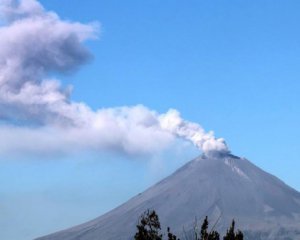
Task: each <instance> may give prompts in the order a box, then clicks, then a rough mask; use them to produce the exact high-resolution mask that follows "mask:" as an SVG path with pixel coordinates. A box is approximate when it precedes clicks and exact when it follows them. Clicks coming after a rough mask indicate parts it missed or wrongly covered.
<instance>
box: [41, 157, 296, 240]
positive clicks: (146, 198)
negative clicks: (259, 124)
mask: <svg viewBox="0 0 300 240" xmlns="http://www.w3.org/2000/svg"><path fill="white" fill-rule="evenodd" d="M147 209H154V210H156V212H157V213H158V215H159V218H160V221H161V223H162V227H163V230H165V229H166V226H167V225H168V226H170V227H171V230H172V231H173V232H174V233H176V234H177V235H179V236H180V235H181V234H182V233H183V227H184V229H185V230H186V231H188V230H190V229H192V227H193V225H194V223H195V218H197V219H198V224H201V223H202V220H203V218H204V217H205V216H206V215H207V216H208V217H209V220H210V223H211V225H212V224H213V223H215V222H217V224H216V229H217V230H218V231H220V232H224V231H225V230H226V228H227V227H228V226H229V225H230V223H231V220H232V219H233V218H234V219H235V220H236V222H237V227H238V228H239V229H241V230H242V231H243V232H244V233H245V234H246V239H255V240H259V239H293V240H295V239H300V193H299V192H297V191H296V190H294V189H292V188H290V187H289V186H287V185H286V184H284V183H283V182H282V181H280V180H279V179H278V178H276V177H274V176H272V175H270V174H268V173H266V172H264V171H263V170H261V169H259V168H258V167H256V166H255V165H253V164H252V163H250V162H249V161H248V160H246V159H244V158H239V157H236V156H233V155H230V154H226V155H222V156H220V155H219V156H214V157H206V156H201V157H198V158H196V159H194V160H192V161H191V162H189V163H187V164H186V165H184V166H183V167H181V168H180V169H178V170H177V171H176V172H175V173H173V174H172V175H171V176H169V177H167V178H165V179H164V180H162V181H161V182H159V183H157V184H156V185H154V186H153V187H151V188H149V189H148V190H146V191H145V192H143V193H141V194H139V195H137V196H135V197H134V198H132V199H130V200H129V201H128V202H126V203H124V204H123V205H121V206H119V207H117V208H116V209H114V210H112V211H110V212H108V213H106V214H104V215H103V216H100V217H99V218H96V219H94V220H92V221H90V222H87V223H84V224H81V225H79V226H75V227H73V228H70V229H67V230H64V231H60V232H58V233H54V234H51V235H48V236H45V237H41V238H38V240H79V239H80V240H98V239H99V240H100V239H101V240H129V239H133V238H132V237H133V235H134V233H135V231H136V227H135V226H136V224H137V221H138V217H139V216H140V215H141V214H142V213H143V212H144V211H145V210H147Z"/></svg>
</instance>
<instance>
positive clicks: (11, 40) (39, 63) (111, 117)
mask: <svg viewBox="0 0 300 240" xmlns="http://www.w3.org/2000/svg"><path fill="white" fill-rule="evenodd" d="M0 16H1V18H2V23H3V24H2V26H1V27H0V36H1V38H0V121H1V122H2V124H1V125H0V152H2V153H9V152H30V153H49V154H50V153H53V152H64V153H68V152H72V151H74V150H76V151H78V150H79V151H80V150H96V151H103V150H111V151H118V152H123V153H126V154H132V155H134V154H152V153H155V152H157V151H161V150H163V149H165V148H167V147H168V146H169V145H170V144H171V143H172V142H173V141H174V140H175V139H176V138H183V139H186V140H188V141H190V142H192V143H193V144H194V145H195V146H197V147H198V148H199V149H200V150H202V151H204V152H205V153H211V152H214V151H218V152H219V151H221V152H227V151H228V148H227V146H226V143H225V141H224V140H223V139H217V138H215V137H214V134H213V132H208V133H206V132H205V131H204V130H203V128H202V127H201V126H200V125H199V124H196V123H192V122H189V121H186V120H184V119H182V118H181V116H180V113H179V112H178V111H176V110H174V109H171V110H169V111H168V112H167V113H163V114H160V113H158V112H156V111H153V110H150V109H148V108H147V107H145V106H143V105H137V106H132V107H118V108H108V109H99V110H96V111H93V110H92V109H91V108H90V107H89V106H88V105H86V104H85V103H80V102H74V101H72V100H71V97H70V96H71V89H72V86H67V87H65V86H63V85H62V84H61V82H60V81H59V80H57V79H51V78H49V75H51V73H54V72H58V73H66V72H70V71H73V70H75V69H77V68H78V67H79V66H81V65H82V64H84V63H86V62H87V61H88V60H89V59H90V58H91V54H90V53H89V51H88V50H87V49H86V48H85V47H84V45H83V43H84V42H85V41H86V40H89V39H94V38H97V33H98V31H99V24H97V23H91V24H82V23H78V22H70V21H64V20H62V19H60V18H59V16H57V15H56V14H55V13H54V12H49V11H46V10H45V9H44V8H43V6H42V5H41V4H40V3H38V2H37V1H35V0H21V1H14V0H0Z"/></svg>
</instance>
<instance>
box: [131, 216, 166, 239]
mask: <svg viewBox="0 0 300 240" xmlns="http://www.w3.org/2000/svg"><path fill="white" fill-rule="evenodd" d="M136 227H137V233H136V234H135V236H134V239H135V240H162V234H161V233H160V230H161V227H160V222H159V219H158V216H157V214H156V212H155V211H150V210H147V211H146V212H144V213H143V214H142V216H141V217H140V220H139V224H138V225H137V226H136Z"/></svg>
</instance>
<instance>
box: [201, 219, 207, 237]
mask: <svg viewBox="0 0 300 240" xmlns="http://www.w3.org/2000/svg"><path fill="white" fill-rule="evenodd" d="M207 229H208V220H207V216H206V217H205V219H204V221H203V223H202V226H201V232H200V234H201V237H200V239H201V240H207V239H208V233H207Z"/></svg>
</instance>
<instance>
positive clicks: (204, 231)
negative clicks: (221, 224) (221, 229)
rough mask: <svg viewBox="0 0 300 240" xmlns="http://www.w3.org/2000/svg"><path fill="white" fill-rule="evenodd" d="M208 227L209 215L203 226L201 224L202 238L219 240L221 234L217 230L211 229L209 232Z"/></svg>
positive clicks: (204, 239) (203, 239) (202, 239)
mask: <svg viewBox="0 0 300 240" xmlns="http://www.w3.org/2000/svg"><path fill="white" fill-rule="evenodd" d="M207 229H208V219H207V216H206V217H205V219H204V221H203V223H202V226H201V232H200V234H201V238H200V239H201V240H219V239H220V235H219V233H218V232H216V231H210V232H209V233H208V232H207Z"/></svg>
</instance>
